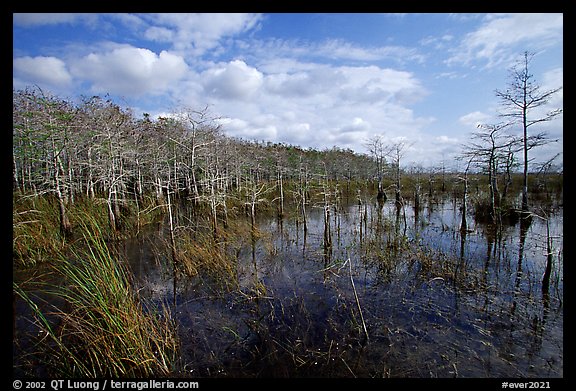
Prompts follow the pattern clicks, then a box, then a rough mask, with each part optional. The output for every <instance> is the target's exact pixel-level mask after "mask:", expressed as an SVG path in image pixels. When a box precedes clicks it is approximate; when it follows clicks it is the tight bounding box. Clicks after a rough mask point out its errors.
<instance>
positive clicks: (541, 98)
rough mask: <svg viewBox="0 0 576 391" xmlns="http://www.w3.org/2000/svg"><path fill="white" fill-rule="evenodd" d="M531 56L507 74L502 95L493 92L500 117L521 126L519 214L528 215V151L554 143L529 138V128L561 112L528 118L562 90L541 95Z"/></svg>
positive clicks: (541, 136)
mask: <svg viewBox="0 0 576 391" xmlns="http://www.w3.org/2000/svg"><path fill="white" fill-rule="evenodd" d="M533 57H534V54H533V53H529V52H527V51H526V52H524V54H523V58H522V59H521V61H520V62H519V63H518V64H516V65H515V66H513V67H512V68H511V70H510V82H509V84H508V88H507V89H506V90H504V91H501V90H496V91H495V93H496V96H497V97H498V98H500V100H501V102H502V107H503V109H504V111H503V113H502V114H501V116H503V117H508V118H511V119H513V120H514V121H518V122H519V123H521V125H522V139H523V152H524V172H523V174H524V181H523V186H522V211H524V212H526V211H528V163H529V159H528V151H529V150H530V149H532V148H534V147H536V146H540V145H544V144H547V143H550V142H553V141H557V140H552V139H549V138H548V137H547V134H546V133H545V132H541V133H538V134H536V135H532V136H530V137H529V136H528V128H529V127H530V126H532V125H535V124H538V123H541V122H547V121H551V120H552V119H554V118H555V117H557V116H558V115H560V114H561V113H562V109H554V110H551V111H548V112H547V113H546V114H544V116H542V117H538V118H533V117H532V116H530V114H531V112H532V110H533V109H535V108H537V107H541V106H544V105H546V104H547V103H548V102H549V100H550V98H551V97H552V95H554V94H555V93H557V92H558V91H560V90H561V89H562V87H558V88H554V89H551V90H547V91H541V90H540V85H538V84H536V83H535V81H534V75H532V74H531V73H530V71H529V67H530V62H531V60H532V58H533Z"/></svg>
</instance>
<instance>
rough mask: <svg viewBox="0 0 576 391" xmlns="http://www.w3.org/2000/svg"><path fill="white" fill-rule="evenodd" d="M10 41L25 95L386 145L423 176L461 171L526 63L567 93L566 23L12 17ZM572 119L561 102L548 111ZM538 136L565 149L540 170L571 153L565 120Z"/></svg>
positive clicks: (456, 18) (323, 144) (353, 17)
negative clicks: (476, 135) (469, 146)
mask: <svg viewBox="0 0 576 391" xmlns="http://www.w3.org/2000/svg"><path fill="white" fill-rule="evenodd" d="M13 33H14V34H13V49H14V50H13V83H14V87H15V88H17V89H18V88H24V87H26V86H28V85H38V86H40V87H41V88H42V89H44V90H46V91H50V92H51V93H53V94H56V95H59V96H61V97H65V98H69V99H72V100H74V99H76V98H78V97H79V96H80V95H95V94H99V95H104V94H110V96H112V97H113V98H114V99H116V100H117V101H118V102H119V103H120V104H122V105H124V106H128V107H131V108H132V109H133V110H134V112H135V113H136V114H137V115H141V114H142V113H144V112H147V113H149V114H151V115H152V116H155V117H156V116H168V115H171V114H172V113H175V112H178V111H181V110H186V109H192V110H198V109H202V108H204V107H206V106H208V107H209V109H210V113H211V114H212V115H213V116H214V117H218V120H217V121H218V122H219V123H220V124H221V125H222V129H223V130H224V132H225V133H227V134H229V135H231V136H235V137H241V138H244V139H255V140H266V141H272V142H284V143H290V144H297V145H301V146H303V147H314V148H320V149H322V148H330V147H332V146H338V147H341V148H351V149H353V150H355V151H357V152H360V153H364V152H366V151H367V150H366V147H365V144H366V141H367V139H369V138H370V137H373V136H375V135H381V136H382V137H383V139H384V140H385V141H387V142H389V143H395V142H404V143H405V144H406V145H407V147H406V149H405V156H404V158H403V164H404V163H405V164H406V165H411V164H421V165H423V166H425V167H429V166H433V165H439V164H441V162H444V164H445V165H447V166H449V167H455V166H456V165H457V163H456V162H455V157H456V156H457V155H458V154H459V153H460V152H461V151H462V144H464V143H467V142H469V141H470V136H471V134H472V132H474V131H475V130H476V125H477V124H479V123H497V122H499V121H500V120H499V118H498V117H497V114H498V109H499V102H498V100H497V98H496V96H495V94H494V90H495V89H505V88H506V86H507V83H508V81H509V78H508V69H509V68H510V67H511V66H512V65H513V64H514V63H515V62H516V61H517V60H518V59H519V58H520V56H521V55H522V53H523V52H524V51H526V50H528V51H531V52H534V53H535V56H534V58H533V60H532V63H531V72H532V74H533V75H534V78H535V81H536V82H537V83H538V84H540V85H541V86H542V89H543V90H548V89H553V88H557V87H561V86H562V85H563V15H562V14H551V13H530V14H520V13H518V14H476V13H467V14H447V13H444V14H442V13H435V14H417V13H408V14H359V13H352V14H309V13H295V14H283V13H275V14H240V13H234V14H48V13H44V14H14V16H13ZM562 107H563V92H562V90H561V91H560V92H559V93H557V94H556V95H555V96H554V97H553V99H552V100H551V102H550V105H549V106H548V107H546V108H542V110H546V109H553V108H562ZM542 112H544V111H542ZM538 114H539V113H538V112H535V113H534V115H535V116H537V115H538ZM515 130H516V131H517V130H518V129H515ZM515 130H514V129H512V130H511V131H515ZM535 130H536V129H535ZM538 130H539V131H547V132H549V135H550V136H551V137H554V138H559V139H560V142H558V143H555V144H552V145H548V146H546V147H542V148H539V149H537V150H536V149H535V150H533V154H532V157H534V158H535V160H536V161H543V160H546V159H548V158H550V157H552V156H554V155H555V154H556V153H558V152H561V151H562V145H563V136H562V134H563V119H562V118H559V119H556V120H554V121H553V122H549V123H543V124H542V125H541V127H540V128H539V129H538Z"/></svg>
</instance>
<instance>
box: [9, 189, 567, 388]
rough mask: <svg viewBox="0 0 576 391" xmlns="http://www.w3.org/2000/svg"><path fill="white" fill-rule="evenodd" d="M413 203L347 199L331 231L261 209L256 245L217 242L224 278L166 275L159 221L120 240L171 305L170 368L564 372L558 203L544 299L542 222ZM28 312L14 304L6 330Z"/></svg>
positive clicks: (317, 221) (217, 373)
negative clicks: (492, 219)
mask: <svg viewBox="0 0 576 391" xmlns="http://www.w3.org/2000/svg"><path fill="white" fill-rule="evenodd" d="M560 202H561V201H560ZM422 205H423V206H422V207H421V208H420V209H419V210H415V208H414V206H413V205H412V204H410V203H409V202H406V204H405V206H404V207H403V208H397V207H396V205H395V203H394V201H393V200H389V201H388V202H386V203H384V204H383V205H378V204H376V203H374V204H363V205H358V204H350V205H347V206H343V207H341V208H339V209H337V210H335V209H331V210H330V214H329V221H330V224H329V227H328V226H327V225H326V224H325V210H324V209H323V208H321V207H320V208H310V209H309V210H308V212H307V230H306V232H304V227H303V223H302V221H299V220H298V219H296V218H295V217H294V215H290V216H287V217H286V218H284V219H283V220H278V219H276V218H260V219H259V221H258V234H257V236H256V237H254V240H252V241H251V240H249V239H248V240H245V241H244V242H241V243H236V245H234V246H227V245H225V244H224V245H221V248H220V249H219V251H222V252H223V253H224V254H225V256H226V258H227V259H228V260H229V262H230V265H231V270H233V273H231V274H230V273H228V274H227V277H225V278H223V277H222V274H218V273H213V274H211V273H207V272H205V271H200V272H199V273H198V274H196V275H194V276H192V277H190V276H185V275H183V274H182V273H178V274H177V278H176V281H174V269H173V264H172V259H171V257H170V251H169V246H168V243H169V239H167V237H168V235H167V231H168V223H167V222H163V223H160V224H159V225H157V226H155V228H154V229H150V230H147V231H146V232H145V233H142V234H140V235H139V236H138V237H137V238H134V239H130V240H127V241H125V242H123V243H122V244H121V246H120V247H121V252H123V253H124V255H125V257H126V259H127V260H128V263H129V265H130V269H131V271H132V273H133V274H134V281H133V283H134V285H135V288H136V289H137V290H138V292H139V294H140V295H141V296H143V297H146V298H147V299H151V302H153V303H156V304H157V305H158V307H161V306H163V305H166V306H168V307H169V308H170V309H171V311H172V316H173V318H174V320H175V323H176V324H177V328H178V329H177V333H178V336H179V340H180V359H179V361H178V363H177V368H175V370H174V376H175V377H185V376H192V377H251V378H253V377H400V378H406V377H422V378H430V377H537V378H543V377H562V376H563V305H562V300H563V273H562V270H563V236H562V235H563V233H562V232H563V231H562V229H563V228H562V227H563V216H562V208H561V206H560V207H557V208H555V213H554V214H551V216H550V218H549V229H550V235H551V237H552V238H553V240H552V244H553V248H552V249H553V268H552V275H551V279H550V281H551V282H550V287H549V289H548V292H547V293H544V294H543V292H542V289H541V286H542V284H541V281H542V275H543V273H544V270H545V267H546V259H547V257H546V253H547V248H546V238H547V235H546V224H545V221H543V220H541V219H539V218H536V217H535V218H533V219H532V221H531V223H530V224H524V223H522V222H517V223H516V224H513V225H512V224H509V225H503V226H502V227H501V229H499V230H497V229H494V227H491V226H490V225H486V224H482V223H477V222H475V221H474V218H473V217H472V216H469V217H468V232H466V233H465V234H461V233H460V230H459V228H460V219H461V212H460V210H459V206H460V202H459V201H455V200H454V199H451V198H448V197H445V198H441V199H437V200H432V199H431V200H428V201H427V202H425V203H422ZM185 213H186V212H184V214H185ZM185 220H186V221H192V219H188V220H187V219H181V220H180V226H181V227H182V226H183V225H185ZM247 220H249V219H248V218H247ZM246 226H247V227H249V224H248V225H246ZM327 228H329V231H328V232H327ZM248 229H250V228H248ZM186 231H187V232H190V235H194V234H193V231H194V229H189V228H186ZM247 237H250V234H249V233H248V235H247ZM327 240H329V241H330V242H331V243H327ZM24 278H27V277H26V276H20V275H19V276H15V280H16V279H24ZM16 313H17V314H20V316H17V314H16ZM26 317H27V315H26V309H25V305H24V304H23V303H17V304H16V306H15V329H22V330H24V329H25V328H26V327H29V326H25V323H26V321H25V319H24V318H26ZM22 333H24V331H22ZM23 350H26V343H24V348H23ZM39 365H40V366H41V364H39Z"/></svg>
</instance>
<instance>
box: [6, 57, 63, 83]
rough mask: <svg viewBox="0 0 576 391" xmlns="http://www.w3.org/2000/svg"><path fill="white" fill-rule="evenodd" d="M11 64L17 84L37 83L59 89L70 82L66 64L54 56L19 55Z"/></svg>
mask: <svg viewBox="0 0 576 391" xmlns="http://www.w3.org/2000/svg"><path fill="white" fill-rule="evenodd" d="M13 66H14V78H15V83H14V84H15V85H17V86H23V85H26V84H28V85H29V84H37V85H39V86H41V87H47V88H50V89H52V90H54V91H61V90H62V89H65V88H67V87H69V86H70V85H71V83H72V77H71V76H70V73H69V72H68V70H67V68H66V64H65V63H64V61H62V60H60V59H58V58H56V57H43V56H38V57H29V56H26V57H19V58H15V59H14V60H13Z"/></svg>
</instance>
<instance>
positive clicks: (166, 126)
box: [12, 88, 374, 233]
mask: <svg viewBox="0 0 576 391" xmlns="http://www.w3.org/2000/svg"><path fill="white" fill-rule="evenodd" d="M12 174H13V190H14V191H16V192H20V193H22V194H32V195H36V196H37V195H43V194H49V195H51V196H54V197H55V199H56V200H57V202H58V206H59V210H60V220H61V229H62V231H63V233H69V231H70V222H69V219H68V216H67V206H68V205H69V204H70V203H74V201H75V199H77V198H78V197H87V198H90V199H95V198H99V199H104V200H105V201H106V204H107V208H108V214H109V219H110V223H111V225H112V226H113V227H117V224H118V221H119V215H120V213H121V209H122V206H123V205H125V204H126V203H127V202H135V203H138V202H141V201H142V199H143V197H145V196H150V195H152V196H153V197H155V199H156V201H157V202H158V203H163V202H165V197H166V196H167V195H168V194H170V195H172V197H189V198H190V199H191V200H192V201H193V202H195V203H206V204H209V205H210V206H211V208H213V209H216V208H218V207H225V204H226V202H225V198H226V196H227V194H228V193H229V192H231V191H236V192H238V193H242V192H244V193H251V195H253V196H258V192H259V190H258V187H261V185H262V184H263V183H267V184H270V183H272V184H279V185H281V184H282V183H283V182H285V181H296V182H301V183H303V184H305V183H306V182H308V181H310V180H312V179H313V178H315V177H317V176H322V177H323V178H325V179H327V180H344V181H352V180H355V181H356V180H363V179H366V180H368V179H370V177H371V176H372V175H373V174H374V170H373V161H372V158H371V157H370V156H367V155H363V154H358V153H355V152H353V151H352V150H347V149H340V148H336V147H334V148H332V149H327V150H324V151H319V150H316V149H303V148H301V147H298V146H292V145H286V144H278V143H270V142H266V143H264V142H251V141H246V140H240V139H235V138H232V137H228V136H225V135H224V133H223V131H222V129H221V127H220V126H219V125H218V124H217V121H216V120H215V118H214V117H212V116H211V115H210V113H209V111H208V109H207V108H204V109H201V110H193V109H183V110H181V111H179V112H177V113H173V115H171V116H170V117H159V118H158V119H153V118H151V116H150V115H148V114H144V115H143V117H142V118H136V117H135V115H134V114H133V113H132V112H131V111H130V110H129V109H125V108H122V107H120V106H119V105H117V104H116V103H114V102H113V101H112V100H111V99H107V98H106V97H100V96H92V97H82V98H81V100H80V103H78V104H73V103H72V102H70V101H67V100H65V99H62V98H59V97H56V96H53V95H50V94H48V93H45V92H43V91H42V90H40V89H39V88H27V89H25V90H17V91H13V154H12ZM254 201H256V200H254Z"/></svg>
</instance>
